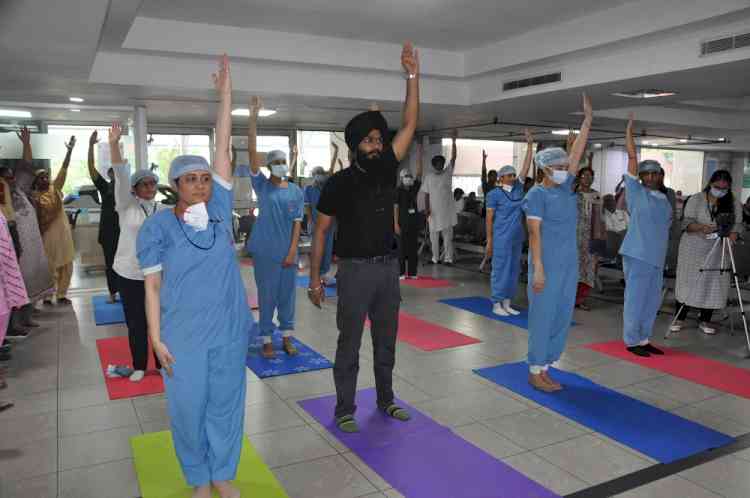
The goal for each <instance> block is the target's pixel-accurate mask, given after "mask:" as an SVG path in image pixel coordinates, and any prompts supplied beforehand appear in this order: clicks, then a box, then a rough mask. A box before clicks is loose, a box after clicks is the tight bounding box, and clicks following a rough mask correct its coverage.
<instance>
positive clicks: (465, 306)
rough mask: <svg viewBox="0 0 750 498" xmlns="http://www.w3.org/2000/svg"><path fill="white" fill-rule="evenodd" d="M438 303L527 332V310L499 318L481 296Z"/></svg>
mask: <svg viewBox="0 0 750 498" xmlns="http://www.w3.org/2000/svg"><path fill="white" fill-rule="evenodd" d="M439 302H441V303H443V304H447V305H448V306H453V307H454V308H459V309H462V310H465V311H469V312H471V313H475V314H477V315H481V316H484V317H487V318H491V319H492V320H496V321H498V322H505V323H509V324H511V325H515V326H516V327H519V328H522V329H525V330H529V312H528V310H525V309H521V308H516V307H515V306H514V308H515V309H517V310H518V311H520V312H521V313H520V314H519V315H515V316H512V315H511V316H500V315H496V314H494V313H493V312H492V300H491V299H488V298H486V297H481V296H472V297H457V298H454V299H441V300H440V301H439ZM575 325H576V322H572V323H571V324H570V326H571V327H573V326H575Z"/></svg>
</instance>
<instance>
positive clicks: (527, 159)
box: [518, 128, 534, 183]
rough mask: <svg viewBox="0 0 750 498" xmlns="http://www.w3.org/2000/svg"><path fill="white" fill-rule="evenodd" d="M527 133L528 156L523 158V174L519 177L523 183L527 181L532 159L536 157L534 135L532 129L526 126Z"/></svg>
mask: <svg viewBox="0 0 750 498" xmlns="http://www.w3.org/2000/svg"><path fill="white" fill-rule="evenodd" d="M523 133H524V134H525V135H526V157H524V158H523V166H521V174H520V175H518V179H519V180H521V183H523V182H525V181H526V177H527V176H528V175H529V170H530V169H531V161H532V160H533V159H534V135H532V134H531V130H529V129H528V128H526V129H525V130H523Z"/></svg>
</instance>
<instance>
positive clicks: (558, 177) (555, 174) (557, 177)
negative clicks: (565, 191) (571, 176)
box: [550, 169, 568, 185]
mask: <svg viewBox="0 0 750 498" xmlns="http://www.w3.org/2000/svg"><path fill="white" fill-rule="evenodd" d="M567 179H568V171H567V170H564V169H563V170H561V169H553V170H552V175H550V180H552V181H553V182H555V183H556V184H558V185H560V184H561V183H563V182H564V181H565V180H567Z"/></svg>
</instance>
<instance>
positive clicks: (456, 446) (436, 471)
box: [299, 389, 559, 498]
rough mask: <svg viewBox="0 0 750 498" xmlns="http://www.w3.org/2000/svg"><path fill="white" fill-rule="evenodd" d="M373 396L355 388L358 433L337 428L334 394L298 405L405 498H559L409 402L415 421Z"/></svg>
mask: <svg viewBox="0 0 750 498" xmlns="http://www.w3.org/2000/svg"><path fill="white" fill-rule="evenodd" d="M375 400H376V395H375V390H374V389H364V390H362V391H358V392H357V406H358V409H357V423H358V424H359V428H360V432H359V433H357V434H347V433H344V432H341V431H339V430H338V429H337V428H336V424H335V422H334V420H333V410H334V407H335V405H336V396H324V397H321V398H315V399H309V400H305V401H300V402H299V404H300V406H301V407H302V408H304V409H305V411H307V412H308V413H309V414H310V415H312V416H313V417H314V418H315V420H317V421H318V422H319V423H320V424H321V425H323V426H324V427H325V428H326V429H327V430H328V431H329V432H330V433H331V434H333V435H334V436H336V438H337V439H338V440H339V441H341V442H342V443H343V444H344V445H345V446H347V447H348V448H349V449H351V450H352V451H353V452H354V453H356V454H357V455H358V456H359V457H360V458H361V459H362V460H363V461H364V462H365V463H366V464H367V465H368V466H369V467H370V468H371V469H373V470H374V471H375V472H377V473H378V474H379V475H380V476H381V477H382V478H383V479H385V480H386V481H387V482H388V483H389V484H390V485H391V486H393V487H394V488H395V489H396V490H398V491H399V492H400V493H401V494H403V495H404V496H406V497H407V498H435V497H438V496H439V497H441V498H552V497H557V498H559V496H558V495H556V494H555V493H553V492H551V491H549V490H548V489H546V488H544V487H542V486H541V485H540V484H538V483H536V482H534V481H532V480H531V479H529V478H527V477H526V476H524V475H523V474H521V473H520V472H518V471H516V470H515V469H513V468H512V467H510V466H508V465H506V464H504V463H503V462H501V461H500V460H498V459H496V458H495V457H493V456H492V455H489V454H487V453H485V452H484V451H483V450H481V449H479V448H477V447H476V446H474V445H473V444H471V443H469V442H467V441H466V440H464V439H463V438H461V437H460V436H458V435H456V434H454V433H453V431H451V430H450V429H449V428H447V427H444V426H442V425H440V424H438V423H436V422H435V421H433V420H432V419H431V418H429V417H427V416H425V415H424V414H423V413H421V412H419V411H417V410H415V409H414V408H412V407H410V406H409V405H407V404H406V403H404V402H402V401H398V404H399V405H400V406H403V407H404V408H407V409H408V410H409V412H410V413H411V415H412V419H411V420H410V421H409V422H400V421H398V420H394V419H392V418H389V417H388V416H386V415H385V414H383V413H382V412H380V411H379V410H378V409H377V407H376V403H375Z"/></svg>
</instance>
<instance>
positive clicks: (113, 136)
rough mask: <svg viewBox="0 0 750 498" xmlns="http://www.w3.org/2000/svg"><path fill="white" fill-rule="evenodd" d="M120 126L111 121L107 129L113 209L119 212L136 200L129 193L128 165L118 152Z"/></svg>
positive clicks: (120, 134)
mask: <svg viewBox="0 0 750 498" xmlns="http://www.w3.org/2000/svg"><path fill="white" fill-rule="evenodd" d="M121 136H122V126H120V123H112V127H111V128H110V129H109V138H108V141H109V156H110V158H111V160H112V163H111V164H112V171H113V172H114V174H115V210H117V211H118V212H121V211H123V210H125V208H127V207H128V206H130V205H131V204H132V203H134V202H136V201H135V198H134V197H133V196H132V195H131V194H130V165H129V164H127V163H126V162H125V161H124V160H123V158H122V154H121V153H120V137H121Z"/></svg>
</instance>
